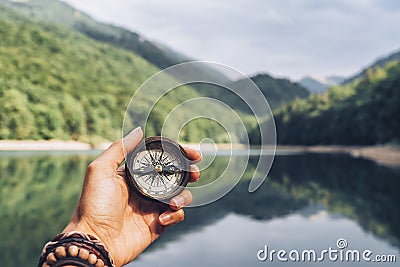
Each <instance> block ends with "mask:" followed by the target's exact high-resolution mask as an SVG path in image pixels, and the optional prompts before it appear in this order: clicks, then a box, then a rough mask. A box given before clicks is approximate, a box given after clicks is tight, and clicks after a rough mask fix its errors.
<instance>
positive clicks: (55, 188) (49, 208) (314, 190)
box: [0, 152, 400, 267]
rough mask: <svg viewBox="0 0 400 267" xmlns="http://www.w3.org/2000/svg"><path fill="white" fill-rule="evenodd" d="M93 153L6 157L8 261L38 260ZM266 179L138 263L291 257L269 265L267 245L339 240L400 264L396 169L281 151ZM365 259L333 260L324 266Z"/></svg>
mask: <svg viewBox="0 0 400 267" xmlns="http://www.w3.org/2000/svg"><path fill="white" fill-rule="evenodd" d="M95 157H96V153H94V154H89V155H85V154H81V155H73V154H64V155H58V154H50V155H49V154H46V153H34V154H31V153H4V152H2V153H1V154H0V256H1V259H2V264H1V266H10V267H13V266H35V264H36V262H37V258H38V255H39V254H40V251H41V248H42V246H43V244H44V243H45V242H46V241H47V240H49V239H51V238H52V237H53V236H54V235H55V234H57V233H59V232H60V231H61V230H62V229H63V227H64V226H65V225H66V223H67V222H68V221H69V219H70V217H71V215H72V213H73V210H74V208H75V205H76V203H77V201H78V198H79V194H80V190H81V185H82V177H83V175H84V172H85V168H86V166H87V164H88V162H90V161H91V160H93V159H94V158H95ZM226 162H227V159H226V157H223V156H220V157H217V158H216V162H215V163H214V164H213V165H211V166H210V167H209V168H208V169H207V170H205V171H204V172H203V173H202V179H203V183H204V181H208V180H207V179H210V177H213V176H215V175H217V174H218V172H220V170H221V169H224V164H226ZM250 163H251V164H250V165H249V167H248V172H247V175H249V174H248V173H251V169H252V168H253V167H254V166H253V165H252V162H250ZM269 176H270V177H269V180H268V182H265V183H264V184H263V185H262V187H261V188H260V189H259V190H258V191H256V192H255V193H253V194H249V193H248V192H247V188H248V183H249V181H248V180H246V179H244V180H243V181H242V182H240V183H239V184H238V185H237V186H236V187H235V188H234V189H233V190H232V191H231V192H230V193H229V194H228V195H226V196H225V197H224V198H222V199H221V200H219V201H217V202H215V203H213V204H210V205H207V206H203V207H199V208H189V209H187V210H186V219H185V222H183V223H181V224H179V225H177V226H174V227H172V228H170V229H168V230H167V231H166V233H165V234H164V235H163V236H162V237H161V238H160V239H159V240H157V241H156V242H155V243H154V244H153V245H152V246H151V247H150V248H148V249H147V250H146V251H145V252H144V253H143V254H142V255H141V256H140V257H139V258H138V259H136V260H135V261H134V263H133V264H131V266H132V267H133V266H152V267H154V266H191V267H197V266H199V267H200V266H276V265H278V266H279V265H283V264H287V263H281V262H279V261H278V260H277V258H276V256H275V258H274V261H273V262H272V263H271V262H270V261H269V259H267V260H266V261H264V262H262V261H259V260H258V259H257V252H258V251H259V250H261V249H263V248H264V247H265V246H268V249H269V250H271V249H274V250H281V249H282V250H286V251H287V252H289V251H291V250H298V251H299V252H300V253H301V252H302V251H303V250H307V249H312V250H315V251H316V252H317V253H318V255H319V253H320V252H321V251H322V250H324V249H329V247H332V249H337V246H336V241H337V240H338V239H339V238H344V239H346V241H347V244H348V247H347V248H346V249H344V250H343V251H346V250H348V249H351V250H356V249H357V250H359V251H361V252H362V251H363V250H365V249H369V250H371V251H372V252H373V253H374V254H373V256H374V255H377V254H392V255H395V256H396V258H397V262H399V261H400V254H399V253H400V212H399V204H400V194H399V192H398V191H399V185H400V170H399V169H392V168H387V167H382V166H379V165H376V164H375V163H373V162H371V161H367V160H362V159H353V158H351V157H349V156H346V155H311V154H305V155H282V156H277V157H276V158H275V162H274V164H273V167H272V170H271V172H270V175H269ZM373 256H372V257H373ZM286 257H287V255H286ZM294 264H299V263H292V265H294ZM320 264H321V263H320ZM361 264H363V263H351V262H341V261H337V262H332V261H329V258H328V257H327V256H326V259H325V262H323V265H327V266H347V265H360V266H361ZM301 265H302V266H316V265H317V263H309V262H307V263H303V264H301ZM368 265H369V266H397V265H396V264H395V263H375V264H374V263H369V264H368Z"/></svg>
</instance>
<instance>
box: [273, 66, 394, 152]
mask: <svg viewBox="0 0 400 267" xmlns="http://www.w3.org/2000/svg"><path fill="white" fill-rule="evenodd" d="M399 114H400V61H396V60H391V61H388V62H387V64H386V65H384V66H383V67H378V66H375V67H374V68H369V69H366V70H365V75H362V76H359V77H358V78H357V79H355V80H354V81H353V82H352V83H348V84H345V85H342V86H335V87H332V88H330V89H329V90H328V91H327V92H325V93H324V94H323V95H314V94H313V95H311V96H310V97H309V98H307V99H301V100H300V99H297V100H295V101H294V102H292V103H290V104H287V105H284V106H283V107H282V108H280V109H279V110H277V111H276V112H275V120H276V125H277V132H278V142H279V143H280V144H308V145H313V144H352V145H355V144H357V145H371V144H383V143H389V142H394V143H399V142H400V124H399Z"/></svg>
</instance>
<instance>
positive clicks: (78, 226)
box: [63, 220, 115, 255]
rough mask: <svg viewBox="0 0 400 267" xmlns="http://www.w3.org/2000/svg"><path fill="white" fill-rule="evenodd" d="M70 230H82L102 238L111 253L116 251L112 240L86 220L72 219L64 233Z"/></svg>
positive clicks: (81, 231)
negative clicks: (76, 220)
mask: <svg viewBox="0 0 400 267" xmlns="http://www.w3.org/2000/svg"><path fill="white" fill-rule="evenodd" d="M68 232H80V233H85V234H88V235H91V236H93V237H95V238H97V239H98V240H100V241H101V242H102V243H103V245H104V246H105V248H106V249H107V250H108V251H109V252H110V253H111V255H115V254H113V253H114V252H115V250H114V248H113V246H112V242H110V241H109V240H108V238H107V237H106V235H104V234H100V233H98V232H97V231H95V230H94V229H93V228H92V227H91V226H90V225H89V224H88V223H86V222H85V221H84V220H80V221H78V222H75V221H74V220H72V221H71V222H70V223H69V224H68V225H67V226H66V227H65V228H64V230H63V233H68Z"/></svg>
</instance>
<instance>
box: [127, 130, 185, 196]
mask: <svg viewBox="0 0 400 267" xmlns="http://www.w3.org/2000/svg"><path fill="white" fill-rule="evenodd" d="M189 168H190V161H189V159H188V158H187V155H186V152H185V150H184V149H183V148H182V147H181V146H180V145H179V144H178V143H177V142H175V141H173V140H171V139H169V138H167V137H163V136H153V137H147V138H145V140H144V142H141V143H140V144H139V145H138V146H137V147H136V148H135V149H134V150H133V151H132V152H130V153H129V154H128V155H127V156H126V160H125V172H126V181H127V183H128V185H129V187H130V189H131V190H134V191H136V192H138V193H140V194H141V195H142V196H144V197H146V198H148V199H153V200H158V201H162V202H165V201H168V200H169V199H171V198H173V197H174V196H176V195H178V194H179V193H181V192H182V191H183V189H184V188H185V187H186V185H187V183H188V182H189V176H190V172H189Z"/></svg>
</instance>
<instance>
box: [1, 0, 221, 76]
mask: <svg viewBox="0 0 400 267" xmlns="http://www.w3.org/2000/svg"><path fill="white" fill-rule="evenodd" d="M0 4H2V5H5V6H7V7H10V8H13V9H14V10H17V11H18V12H21V13H22V14H24V15H26V16H28V17H30V18H32V19H35V20H37V21H44V22H50V23H52V24H58V25H62V26H65V27H67V28H69V29H72V30H75V31H77V32H80V33H83V34H85V35H87V36H89V37H91V38H93V39H94V40H97V41H101V42H105V43H108V44H111V45H113V46H115V47H119V48H122V49H126V50H128V51H131V52H133V53H135V54H137V55H139V56H141V57H143V58H144V59H146V60H147V61H149V62H151V63H153V64H154V65H156V66H157V67H159V68H160V69H164V68H166V67H169V66H172V65H175V64H178V63H182V62H186V61H190V60H192V59H190V58H188V57H186V56H184V55H182V54H180V53H178V52H175V51H173V50H172V49H170V48H168V47H165V46H164V45H161V44H158V43H155V42H153V41H150V40H148V39H146V38H145V37H143V36H141V35H139V34H137V33H135V32H132V31H129V30H126V29H124V28H121V27H117V26H113V25H109V24H104V23H101V22H98V21H96V20H94V19H92V18H91V17H89V16H88V15H86V14H85V13H83V12H80V11H78V10H76V9H74V8H73V7H71V6H69V5H68V4H66V3H64V2H62V1H59V0H29V1H11V0H0ZM198 72H201V73H202V74H203V75H204V76H208V77H212V78H213V79H214V80H218V81H220V82H227V81H229V79H228V78H227V77H225V76H224V75H223V74H222V73H221V72H218V71H217V70H214V69H210V68H205V67H198V66H190V67H188V68H187V69H186V71H185V74H184V75H187V76H190V75H192V76H193V77H195V75H196V73H198ZM175 78H177V79H180V78H182V77H179V76H177V77H175Z"/></svg>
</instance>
